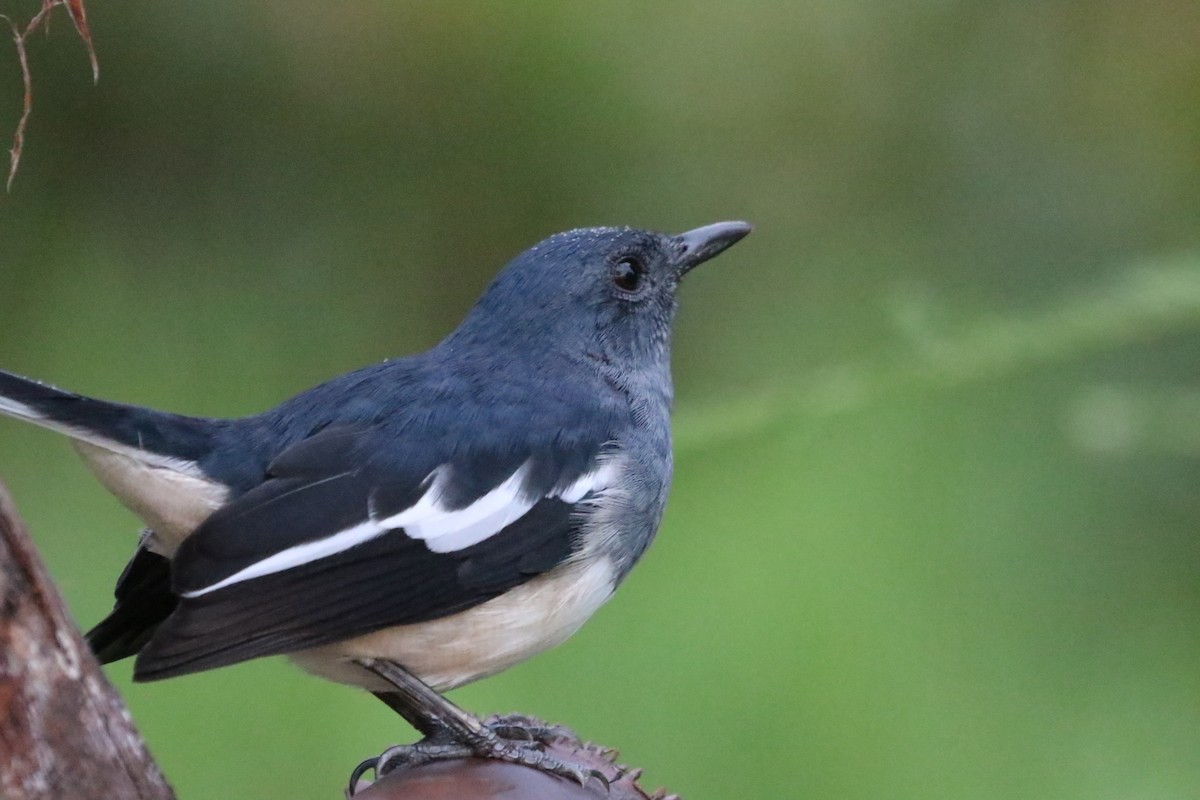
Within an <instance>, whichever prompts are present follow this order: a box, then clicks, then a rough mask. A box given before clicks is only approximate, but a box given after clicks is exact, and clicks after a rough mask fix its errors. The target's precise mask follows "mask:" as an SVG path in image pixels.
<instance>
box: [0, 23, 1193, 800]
mask: <svg viewBox="0 0 1200 800" xmlns="http://www.w3.org/2000/svg"><path fill="white" fill-rule="evenodd" d="M37 5H38V3H37V2H35V1H33V0H9V1H8V2H4V3H3V4H2V8H0V10H4V11H6V12H7V13H10V14H16V15H18V16H21V17H26V18H27V17H28V16H29V15H30V14H31V13H32V12H33V10H35V9H36V6H37ZM89 10H90V16H91V22H92V26H93V30H94V34H95V39H96V44H97V49H98V51H99V56H100V62H101V81H100V84H99V86H96V87H93V86H92V85H91V83H90V80H89V75H88V67H87V62H86V57H85V55H84V52H83V49H82V46H81V45H80V44H79V42H78V41H77V40H76V39H75V37H74V34H73V32H72V31H71V28H70V25H69V23H68V22H67V20H66V18H65V17H57V18H56V20H55V25H54V29H53V31H52V34H51V35H50V36H49V37H48V38H46V37H41V36H38V37H35V38H34V39H33V40H32V41H31V54H30V57H31V65H32V68H33V70H34V81H35V92H36V98H35V109H34V115H33V118H32V121H31V123H30V127H29V131H28V140H27V144H26V150H25V161H24V164H23V165H22V168H21V172H20V174H19V175H18V177H17V180H16V184H15V186H14V189H13V192H12V193H11V194H9V195H8V196H5V197H0V277H2V278H3V280H2V281H0V365H3V367H5V368H8V369H12V370H15V371H18V372H21V373H25V374H30V375H34V376H37V377H40V378H43V379H47V380H50V381H53V382H55V383H59V384H61V385H65V386H67V387H70V388H72V389H75V390H78V391H81V392H86V393H91V394H95V395H99V396H102V397H106V398H111V399H118V400H122V401H127V402H135V403H142V404H148V405H153V406H158V407H162V408H167V409H172V410H176V411H181V412H188V413H195V414H211V415H238V414H244V413H250V412H254V411H257V410H260V409H262V408H264V407H266V406H268V405H270V404H273V403H275V402H277V401H278V400H280V399H282V398H283V397H285V396H287V395H289V394H291V393H294V392H296V391H299V390H301V389H304V388H306V387H308V386H310V385H312V384H314V383H316V382H318V381H321V380H323V379H325V378H327V377H329V376H332V375H334V374H336V373H339V372H342V371H345V370H347V369H349V368H351V367H354V366H358V365H361V364H365V363H369V362H372V361H375V360H378V359H381V358H384V357H387V356H393V355H399V354H403V353H407V352H411V351H415V350H419V349H422V348H424V347H427V346H429V345H430V344H432V343H434V342H435V341H437V340H438V339H439V338H440V337H441V336H443V335H444V334H445V333H446V332H447V331H449V330H450V329H451V328H452V326H453V325H454V324H455V323H456V321H457V320H458V319H459V318H460V317H461V316H462V314H463V313H464V311H465V310H466V309H467V308H468V306H469V304H470V303H471V302H472V301H473V299H474V297H475V296H476V294H477V293H478V292H479V291H480V290H481V288H482V287H483V286H484V285H485V283H486V282H487V281H488V279H489V277H490V276H491V275H492V274H493V272H494V271H495V270H496V269H497V268H498V267H499V266H500V265H501V264H502V263H504V262H505V261H506V260H507V259H508V258H509V257H511V256H512V255H513V254H515V253H516V252H518V251H520V250H521V249H523V248H524V247H526V246H528V245H530V244H532V243H534V242H535V241H537V240H538V239H540V238H542V237H543V236H545V235H547V234H549V233H551V232H554V231H557V230H561V229H566V228H571V227H577V226H583V225H596V224H633V225H638V226H645V227H654V228H658V229H663V230H672V231H673V230H682V229H685V228H689V227H694V226H697V225H701V224H705V223H708V222H712V221H715V220H720V219H729V218H745V219H749V220H752V221H753V222H755V223H756V224H757V226H758V230H757V232H756V233H755V234H754V235H753V236H752V237H751V238H750V239H748V240H747V241H746V242H745V243H743V244H741V245H739V246H738V247H737V248H736V249H735V250H733V251H731V252H730V253H729V254H728V255H726V256H723V257H722V258H721V259H720V260H719V261H716V262H714V263H713V264H711V265H709V266H707V267H705V268H704V269H703V270H701V271H699V272H697V273H696V274H695V276H694V278H693V279H692V280H691V281H689V285H688V286H687V287H686V291H685V292H684V297H683V311H682V314H681V317H680V320H679V324H678V328H677V333H676V346H675V370H676V376H677V383H678V409H677V417H676V433H677V438H678V446H677V454H676V463H677V477H676V484H675V488H674V492H673V495H672V500H671V504H670V507H669V509H668V513H667V517H666V520H665V523H664V525H663V529H662V531H661V534H660V537H659V539H658V541H657V542H656V544H655V546H654V547H653V548H652V550H651V551H650V553H649V555H648V556H647V558H646V560H645V562H644V563H643V564H642V566H641V567H639V569H638V570H636V571H635V572H634V573H633V575H632V577H631V578H630V580H629V581H628V583H627V584H626V586H625V588H624V589H623V591H622V592H621V593H620V594H619V595H618V597H617V598H616V599H615V600H614V601H613V602H612V603H611V604H610V605H609V606H608V607H607V608H605V609H604V610H603V611H602V612H601V613H600V614H598V615H597V617H596V618H595V619H594V620H593V621H592V622H591V623H590V624H589V625H587V626H585V627H584V629H583V630H582V631H581V632H580V633H579V634H578V635H577V636H576V637H575V638H574V639H573V640H572V641H571V642H569V643H568V644H566V645H564V646H563V647H561V648H559V649H557V650H555V651H552V652H550V653H547V654H545V655H543V656H541V657H539V658H537V659H535V660H533V661H532V662H530V663H528V664H526V665H523V666H520V667H518V668H515V669H513V670H511V671H510V672H508V673H506V674H504V675H501V676H499V677H496V678H494V679H491V680H488V681H485V682H483V683H482V684H478V685H475V686H471V687H468V688H466V689H463V690H461V691H458V692H455V693H454V695H453V697H454V699H455V700H457V701H458V702H460V703H462V704H463V705H465V706H467V707H468V708H471V709H474V710H478V711H481V712H483V711H507V710H515V709H520V710H522V711H525V712H528V713H533V714H537V715H541V716H545V717H548V718H550V719H554V720H559V721H563V722H566V723H569V724H570V725H572V726H574V727H576V728H577V729H578V730H579V731H580V732H581V733H582V734H583V735H585V736H587V737H589V738H593V739H596V740H598V741H601V742H603V743H605V744H608V745H612V746H617V747H619V748H621V750H622V751H623V755H624V757H625V759H626V760H627V761H629V762H631V763H634V764H639V765H644V766H646V767H648V772H647V783H648V784H649V785H651V786H654V785H658V784H666V785H668V786H670V787H671V788H672V789H673V790H675V791H678V792H680V793H682V794H683V795H684V797H685V798H687V800H717V799H718V798H743V797H745V798H750V797H753V798H759V797H763V798H766V797H796V798H829V799H830V800H849V799H850V798H862V799H863V800H877V799H878V798H892V799H897V798H914V799H915V798H920V800H931V799H932V798H953V799H954V800H959V799H960V798H973V799H979V800H985V799H987V798H997V799H1000V798H1003V799H1005V800H1009V799H1011V798H1055V799H1056V800H1068V799H1070V798H1081V799H1082V798H1087V800H1097V798H1139V800H1140V799H1141V798H1154V800H1167V799H1171V798H1195V797H1197V796H1200V635H1198V631H1197V628H1198V627H1200V583H1198V581H1197V574H1198V572H1200V536H1198V535H1197V534H1198V532H1200V531H1198V522H1200V487H1198V479H1200V374H1198V372H1200V370H1198V369H1197V361H1198V356H1200V227H1198V224H1197V222H1198V220H1200V5H1197V4H1196V3H1195V2H1192V0H1187V1H1186V2H1180V1H1179V0H1144V1H1143V2H1137V3H1134V2H1118V1H1116V0H1092V1H1091V2H1078V1H1077V0H1074V1H1073V0H1040V1H1039V2H1011V3H1009V2H1001V3H996V2H984V1H983V0H906V1H904V2H884V0H875V1H874V2H867V1H866V0H860V1H858V2H853V1H850V0H843V1H842V2H829V1H826V2H815V1H814V2H767V1H766V0H762V1H761V2H744V3H738V4H730V3H728V2H723V3H718V2H711V1H710V2H691V3H684V2H659V3H653V4H647V3H638V2H620V1H619V0H593V1H592V2H589V3H572V2H523V3H514V2H496V1H493V2H486V1H483V0H442V2H438V3H414V2H380V1H379V0H373V1H366V2H355V3H327V4H297V3H292V2H283V0H273V1H271V0H237V2H234V1H233V0H209V2H205V3H192V2H182V1H181V0H155V2H149V0H134V1H133V2H125V3H116V4H113V3H103V2H92V3H90V5H89ZM0 78H2V79H3V81H2V82H0V133H3V135H4V136H7V131H10V130H11V129H12V127H13V126H14V125H15V122H16V117H17V114H18V111H19V101H20V97H19V95H20V79H19V73H18V70H17V63H16V58H15V55H14V54H13V52H12V48H11V46H3V45H0ZM0 475H2V476H3V478H4V479H5V480H6V481H7V482H8V483H9V484H10V486H11V488H12V490H13V492H14V494H15V495H16V498H17V501H18V503H19V505H20V507H21V508H22V510H23V511H24V513H25V515H26V516H27V518H28V521H29V523H30V524H31V526H32V528H33V531H34V534H35V537H36V539H37V541H38V544H39V546H40V547H41V549H42V552H43V553H44V555H45V557H46V559H47V561H48V562H49V565H50V569H51V571H52V573H53V574H54V575H55V576H56V578H57V579H58V580H59V583H60V585H61V587H62V589H63V591H64V592H65V594H66V596H67V598H68V600H69V602H70V604H71V607H72V609H73V610H74V613H75V614H76V616H77V617H78V619H79V620H80V622H81V624H84V625H87V624H90V623H92V622H94V621H96V620H97V619H99V618H100V617H101V616H102V615H103V614H104V613H105V612H106V610H107V608H108V606H109V602H110V595H109V592H110V589H111V584H112V581H113V579H114V578H115V576H116V574H117V573H118V571H119V570H120V568H121V566H122V564H123V563H124V558H125V557H126V556H127V555H128V553H129V552H130V550H131V548H132V545H133V542H134V533H135V530H136V527H137V523H136V521H135V520H134V518H133V517H132V516H131V515H130V514H129V513H127V512H125V511H124V510H123V509H122V508H121V507H120V506H119V505H118V504H117V503H116V502H115V501H114V500H112V499H110V498H109V497H108V496H107V495H106V494H105V493H104V492H103V491H102V490H101V489H100V488H99V487H98V485H97V484H96V483H95V482H94V481H93V480H92V479H91V478H90V477H89V476H88V475H87V474H86V472H85V470H84V469H83V468H82V467H81V466H80V465H79V463H77V461H76V460H75V458H74V456H73V454H72V453H71V451H70V448H68V447H67V446H66V445H65V444H64V443H63V442H62V441H60V440H59V439H57V438H56V437H54V436H52V435H50V434H47V433H44V432H42V431H38V430H34V429H30V428H27V427H24V426H21V425H19V424H16V423H10V422H7V421H0ZM109 674H110V675H111V676H112V677H113V679H114V680H115V681H116V682H117V684H118V685H119V687H120V689H121V691H122V692H123V693H124V695H125V697H126V698H127V699H128V701H129V704H130V706H131V707H132V709H133V714H134V717H135V718H136V720H137V721H138V723H139V724H140V725H141V727H142V729H143V731H144V732H145V735H146V737H147V739H148V740H149V742H150V745H151V748H152V749H153V751H154V752H155V753H156V755H157V756H158V758H159V759H160V761H161V763H162V765H163V767H164V769H165V770H166V772H167V774H168V775H169V777H170V778H171V780H172V781H173V782H174V784H175V785H176V786H177V788H178V790H179V792H180V795H181V796H182V797H183V798H186V799H187V800H193V799H198V798H227V797H249V798H285V797H286V798H293V797H306V798H308V797H311V798H333V797H339V796H340V791H341V786H342V781H343V780H344V778H345V777H346V775H347V773H348V771H349V770H350V768H351V767H352V766H353V765H354V764H355V763H357V762H358V760H360V759H361V758H364V757H366V756H369V755H372V754H375V753H377V752H378V751H380V750H381V749H382V748H383V747H384V746H386V745H388V744H391V743H393V742H395V741H400V740H404V739H405V738H406V737H409V736H410V732H409V731H408V730H406V729H405V727H404V726H403V725H402V724H401V723H400V722H399V720H397V719H396V718H395V717H394V716H393V715H392V714H391V713H390V712H388V711H387V710H386V709H385V708H383V706H382V705H381V704H379V703H377V702H376V701H374V700H373V699H371V698H370V697H368V696H365V695H364V694H361V693H358V692H355V691H352V690H350V689H346V688H342V687H338V686H334V685H327V684H323V683H321V682H318V681H317V680H314V679H311V678H308V677H306V676H304V675H302V674H300V673H299V672H298V671H296V670H294V669H293V668H291V667H290V666H289V665H288V664H287V663H285V662H284V661H283V660H282V659H274V660H268V661H264V662H260V663H251V664H248V665H244V666H239V667H235V668H230V669H226V670H220V671H217V672H215V673H212V674H205V675H199V676H195V677H189V678H184V679H180V680H176V681H171V682H167V683H164V684H157V685H138V686H133V685H131V684H130V683H129V680H128V676H129V667H128V665H127V664H118V665H114V666H113V667H111V668H110V669H109Z"/></svg>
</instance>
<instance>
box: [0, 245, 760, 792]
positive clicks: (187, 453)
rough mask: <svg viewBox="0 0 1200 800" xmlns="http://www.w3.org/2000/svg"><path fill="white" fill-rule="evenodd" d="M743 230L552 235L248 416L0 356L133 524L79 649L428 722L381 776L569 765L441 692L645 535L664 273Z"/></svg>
mask: <svg viewBox="0 0 1200 800" xmlns="http://www.w3.org/2000/svg"><path fill="white" fill-rule="evenodd" d="M751 230H752V227H751V226H750V225H749V224H747V223H745V222H720V223H716V224H712V225H707V226H704V227H700V228H697V229H695V230H691V231H688V232H686V233H682V234H678V235H668V234H663V233H658V232H654V231H649V230H640V229H635V228H628V227H604V228H584V229H577V230H571V231H567V232H564V233H559V234H555V235H553V236H550V237H549V238H547V239H545V240H543V241H542V242H540V243H538V244H536V245H534V246H533V247H531V248H529V249H528V250H526V251H524V252H523V253H521V254H519V255H518V256H517V257H515V258H514V259H513V260H512V261H511V262H509V263H508V265H507V266H505V267H504V268H503V269H502V270H501V271H500V272H499V273H498V274H497V276H496V277H495V278H494V280H493V281H492V282H491V284H490V285H489V286H488V287H487V288H486V290H485V291H484V292H483V294H482V295H481V296H480V298H479V299H478V301H477V302H476V303H475V305H474V306H473V307H472V308H471V309H470V311H469V312H468V314H467V315H466V317H465V318H464V320H463V321H462V322H461V324H460V325H459V326H458V327H457V328H456V329H455V330H454V331H453V332H451V333H450V334H449V335H448V336H446V338H444V339H443V340H442V341H441V342H440V343H438V344H437V345H435V346H433V347H432V348H430V349H429V350H427V351H425V352H422V353H418V354H414V355H410V356H407V357H402V358H396V359H391V360H387V361H384V362H382V363H378V364H374V365H371V366H367V367H363V368H360V369H357V370H355V371H352V372H348V373H346V374H343V375H341V376H339V377H335V378H333V379H331V380H329V381H327V382H325V383H322V384H320V385H318V386H316V387H314V388H311V389H309V390H307V391H304V392H302V393H300V394H298V395H296V396H294V397H291V398H290V399H287V400H285V401H283V402H282V403H280V404H279V405H277V406H275V407H274V408H271V409H269V410H267V411H265V412H262V413H259V414H255V415H252V416H246V417H239V418H228V419H224V418H201V417H194V416H185V415H180V414H174V413H169V412H164V411H158V410H153V409H150V408H145V407H140V406H136V405H127V404H122V403H116V402H109V401H106V400H100V399H95V398H92V397H86V396H82V395H79V394H75V393H72V392H68V391H65V390H62V389H58V388H55V387H53V386H50V385H48V384H45V383H41V382H37V381H34V380H31V379H28V378H24V377H20V376H18V375H15V374H12V373H9V372H5V371H0V414H4V415H7V416H10V417H15V418H16V419H19V420H23V421H25V422H30V423H33V424H35V425H39V426H42V427H44V428H49V429H51V430H53V431H56V432H58V433H61V434H65V435H66V436H67V437H68V438H69V439H70V440H71V442H72V444H73V445H74V447H75V449H76V450H77V451H78V453H79V455H80V456H81V457H82V458H83V461H84V462H85V464H86V465H87V466H88V467H89V468H90V470H91V471H92V472H93V473H94V475H95V476H96V477H97V478H98V479H99V481H100V483H101V484H103V486H104V487H105V488H106V489H107V490H108V491H109V492H111V493H112V494H113V495H115V496H116V498H117V499H118V500H120V502H121V503H123V504H124V505H125V506H126V507H127V508H129V509H130V510H131V511H132V512H133V513H134V514H135V515H136V516H137V517H139V518H140V520H141V521H142V522H143V523H144V525H145V527H144V529H143V531H142V534H141V537H140V539H139V542H138V546H137V549H136V551H135V553H134V555H133V557H132V559H131V560H130V561H129V563H128V565H127V566H126V567H125V569H124V571H123V572H122V573H121V575H120V577H119V578H118V580H117V584H116V590H115V601H116V602H115V605H114V607H113V610H112V612H111V613H110V614H109V615H108V616H107V617H106V618H105V619H103V620H102V621H101V622H100V623H99V624H98V625H96V626H95V627H94V628H92V629H91V630H90V631H89V632H88V633H87V639H88V642H89V645H90V646H91V648H92V650H93V652H94V653H95V655H96V656H97V658H98V659H99V660H100V661H102V662H104V663H108V662H112V661H117V660H120V659H124V658H127V657H135V658H136V660H135V664H134V671H133V675H134V679H135V680H136V681H155V680H159V679H164V678H172V677H176V676H181V675H187V674H190V673H195V672H199V671H202V670H209V669H214V668H218V667H225V666H229V665H233V664H237V663H239V662H243V661H246V660H248V659H254V658H259V657H265V656H274V655H284V656H287V657H289V658H290V659H291V660H292V661H293V662H294V663H295V664H297V665H298V666H299V667H301V668H302V669H304V670H306V671H308V672H311V673H313V674H315V675H318V676H321V677H324V678H328V679H330V680H333V681H336V682H339V683H344V684H350V685H353V686H358V687H361V688H364V689H366V690H368V691H370V692H372V693H374V694H375V695H376V696H378V697H379V698H380V699H382V700H383V701H384V702H385V703H387V704H388V705H389V706H390V707H391V708H393V709H394V710H395V711H397V712H398V713H399V714H401V716H403V717H404V718H405V719H406V720H407V721H408V722H409V723H411V724H412V725H413V727H414V728H416V729H417V731H418V732H420V733H421V734H423V735H424V737H425V738H424V739H423V740H422V742H420V743H418V744H417V745H414V746H410V747H409V749H404V750H401V749H395V750H394V752H393V751H391V750H390V751H388V752H389V753H391V754H392V755H391V756H388V753H385V756H388V758H384V757H381V758H384V761H383V762H380V761H378V760H376V762H375V763H374V766H375V767H376V772H377V773H378V772H380V771H381V768H382V767H386V766H387V764H388V763H395V764H400V763H415V762H417V761H426V760H432V759H436V758H440V757H451V756H454V755H461V754H470V755H478V756H482V757H490V758H499V759H502V760H507V761H515V762H519V763H526V764H530V765H533V766H537V767H539V768H542V769H545V770H546V771H548V772H552V773H555V774H564V775H569V776H573V777H575V778H578V779H581V780H582V781H586V777H587V776H586V775H584V776H583V777H581V774H580V771H579V770H578V769H577V768H576V767H574V766H572V765H569V764H568V765H564V764H563V763H561V762H559V761H556V760H554V759H552V758H550V757H549V756H547V755H546V754H545V753H544V752H542V750H541V749H539V748H538V746H537V742H536V741H535V742H530V741H527V740H529V739H536V736H530V735H528V734H529V732H528V731H524V732H523V731H516V732H514V731H512V730H510V728H512V727H514V726H513V725H510V724H505V723H496V724H492V725H489V724H485V723H484V722H482V721H481V720H480V719H479V718H478V717H475V716H474V715H473V714H470V713H469V712H467V711H465V710H463V709H460V708H459V707H458V706H456V705H454V704H453V703H451V702H450V701H449V700H448V699H446V698H445V697H444V696H443V694H442V693H443V692H445V691H447V690H449V689H453V688H455V687H458V686H462V685H464V684H467V683H470V682H472V681H475V680H479V679H481V678H485V677H487V676H490V675H494V674H496V673H498V672H500V671H502V670H504V669H507V668H508V667H511V666H513V665H515V664H517V663H519V662H521V661H523V660H525V659H527V658H529V657H531V656H533V655H535V654H537V653H540V652H542V651H544V650H546V649H548V648H550V647H553V646H555V645H557V644H559V643H561V642H563V641H564V640H565V639H567V638H568V637H569V636H571V635H572V634H573V633H574V632H575V631H576V630H577V629H578V628H579V627H580V626H581V625H582V624H583V623H584V622H585V621H586V620H587V619H588V618H589V617H590V616H591V615H592V614H593V613H594V612H595V611H596V610H597V609H598V608H599V607H600V606H601V605H602V604H603V603H605V602H606V601H607V600H608V599H609V597H610V596H611V595H612V594H613V592H614V590H615V589H616V588H617V587H618V586H619V585H620V584H621V583H622V581H623V580H624V578H625V577H626V576H627V575H628V574H629V571H630V569H631V568H632V567H633V566H634V564H635V563H637V562H638V560H639V559H640V558H641V556H642V555H643V553H644V552H645V551H646V549H647V547H648V546H649V545H650V543H651V541H652V540H653V539H654V537H655V534H656V532H657V530H658V528H659V523H660V521H661V519H662V515H663V511H664V508H665V504H666V500H667V493H668V489H669V486H670V483H671V475H672V448H671V431H670V414H671V408H672V405H673V395H674V391H673V384H672V378H671V366H670V352H671V330H672V324H673V321H674V318H675V315H676V310H677V307H678V299H677V295H678V289H679V286H680V284H681V282H682V280H683V279H684V277H685V276H686V275H688V274H689V273H690V272H691V270H692V269H693V268H694V267H696V266H697V265H699V264H701V263H703V262H705V261H708V260H709V259H711V258H713V257H714V256H716V255H718V254H720V253H721V252H723V251H724V250H725V249H727V248H728V247H730V246H731V245H733V244H734V243H736V242H738V241H739V240H741V239H742V238H743V237H745V236H746V235H747V234H748V233H750V231H751ZM412 748H416V749H412ZM384 762H386V763H384Z"/></svg>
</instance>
